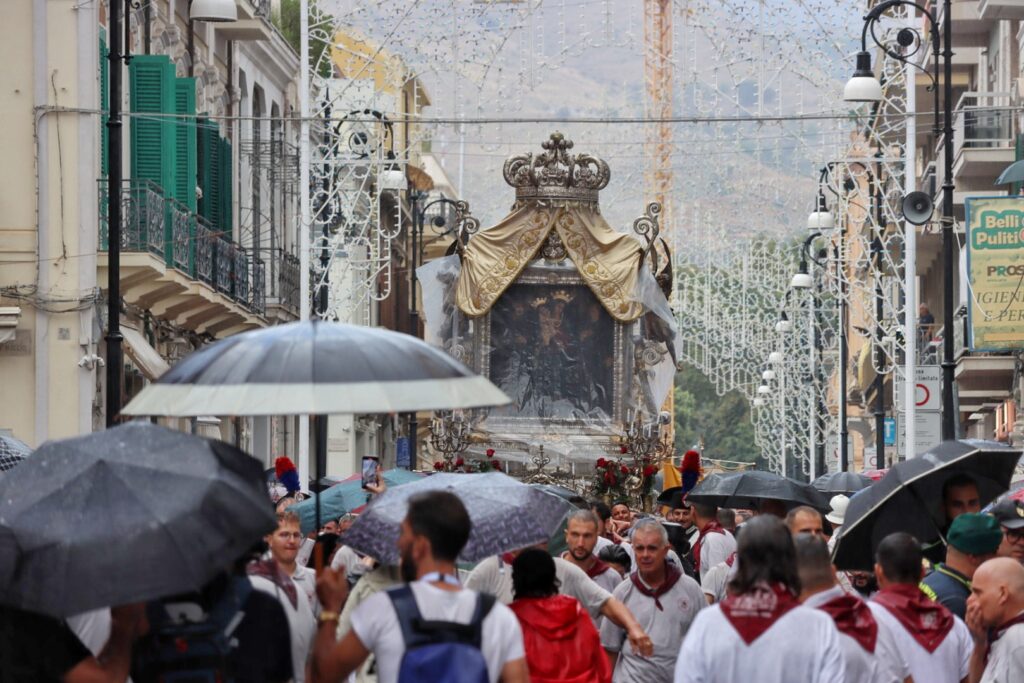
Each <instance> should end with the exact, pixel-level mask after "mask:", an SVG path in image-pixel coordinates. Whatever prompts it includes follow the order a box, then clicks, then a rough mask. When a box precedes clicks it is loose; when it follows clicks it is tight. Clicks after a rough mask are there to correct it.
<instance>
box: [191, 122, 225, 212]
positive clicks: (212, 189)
mask: <svg viewBox="0 0 1024 683" xmlns="http://www.w3.org/2000/svg"><path fill="white" fill-rule="evenodd" d="M196 124H197V128H198V135H199V187H201V188H203V197H202V199H200V200H199V215H200V216H202V217H203V218H205V219H206V220H207V221H209V223H210V225H211V226H213V228H215V229H217V230H222V227H221V196H220V195H221V177H220V130H219V128H218V127H217V124H216V123H214V122H212V121H210V120H209V119H205V118H203V119H198V120H197V122H196Z"/></svg>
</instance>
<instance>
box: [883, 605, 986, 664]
mask: <svg viewBox="0 0 1024 683" xmlns="http://www.w3.org/2000/svg"><path fill="white" fill-rule="evenodd" d="M868 607H870V608H871V613H872V614H874V615H875V620H876V621H878V623H879V624H885V626H886V628H888V629H889V631H890V632H891V633H892V636H893V639H894V640H895V641H896V648H897V649H898V650H899V651H900V652H901V653H902V654H903V658H904V659H905V660H906V662H907V665H908V666H909V667H910V675H911V676H913V677H914V681H928V683H959V682H960V681H962V680H963V679H964V678H966V677H967V672H968V668H969V666H970V659H971V653H972V652H973V651H974V641H973V640H972V639H971V632H970V631H969V630H967V626H966V624H964V622H962V621H960V617H957V616H954V617H953V622H954V623H953V628H952V629H951V630H950V632H949V633H947V634H946V637H945V638H944V639H943V640H942V642H941V643H940V644H939V646H938V647H937V648H935V651H934V652H928V650H926V649H924V647H922V646H921V644H920V643H919V642H917V641H916V640H914V637H913V636H912V635H910V634H909V633H907V630H906V629H905V628H903V625H902V624H901V623H900V622H899V620H898V619H896V617H895V616H893V614H892V612H890V611H889V610H888V609H887V608H885V607H883V606H882V605H880V604H878V603H877V602H874V601H868Z"/></svg>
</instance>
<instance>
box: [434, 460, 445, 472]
mask: <svg viewBox="0 0 1024 683" xmlns="http://www.w3.org/2000/svg"><path fill="white" fill-rule="evenodd" d="M442 467H444V464H443V463H442V462H441V461H440V460H438V461H437V462H435V463H434V469H435V470H439V469H441V468H442Z"/></svg>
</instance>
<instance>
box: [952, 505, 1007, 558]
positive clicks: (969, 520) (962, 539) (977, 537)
mask: <svg viewBox="0 0 1024 683" xmlns="http://www.w3.org/2000/svg"><path fill="white" fill-rule="evenodd" d="M946 540H947V541H948V542H949V544H950V545H951V546H953V547H954V548H956V549H957V550H959V551H960V552H962V553H967V554H968V555H991V554H992V553H994V552H995V551H996V550H997V549H998V548H999V543H1000V542H1001V541H1002V540H1003V531H1002V529H1000V528H999V522H998V521H996V519H995V518H994V517H990V516H989V515H980V514H977V513H974V512H968V513H965V514H962V515H960V516H959V517H957V518H956V519H954V520H953V523H952V524H950V525H949V533H948V534H947V535H946Z"/></svg>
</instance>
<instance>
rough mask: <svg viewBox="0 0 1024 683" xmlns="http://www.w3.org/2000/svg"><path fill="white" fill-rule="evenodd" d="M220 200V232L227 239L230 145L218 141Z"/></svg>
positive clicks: (230, 220) (229, 197) (228, 234)
mask: <svg viewBox="0 0 1024 683" xmlns="http://www.w3.org/2000/svg"><path fill="white" fill-rule="evenodd" d="M220 179H221V188H220V200H221V209H220V215H221V225H222V227H221V230H223V232H224V234H225V235H227V236H228V237H231V235H232V215H231V199H232V193H233V191H234V186H233V185H232V183H231V143H230V142H228V141H227V140H225V139H223V138H221V140H220Z"/></svg>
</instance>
